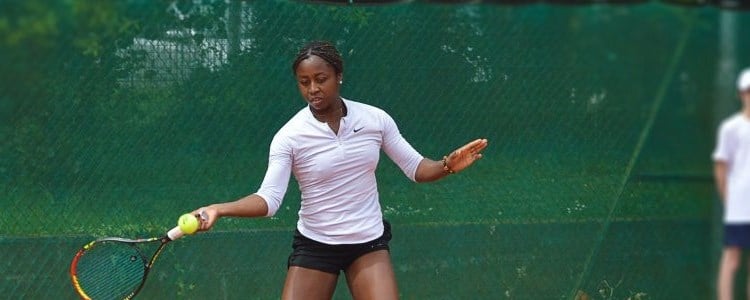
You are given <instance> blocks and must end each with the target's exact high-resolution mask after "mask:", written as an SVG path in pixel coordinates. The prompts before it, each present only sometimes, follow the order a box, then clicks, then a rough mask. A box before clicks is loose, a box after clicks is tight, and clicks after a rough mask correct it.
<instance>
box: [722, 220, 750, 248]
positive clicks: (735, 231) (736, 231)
mask: <svg viewBox="0 0 750 300" xmlns="http://www.w3.org/2000/svg"><path fill="white" fill-rule="evenodd" d="M724 246H738V247H740V248H743V249H750V224H729V225H726V224H725V225H724Z"/></svg>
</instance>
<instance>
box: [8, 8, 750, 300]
mask: <svg viewBox="0 0 750 300" xmlns="http://www.w3.org/2000/svg"><path fill="white" fill-rule="evenodd" d="M341 2H349V1H341ZM353 2H358V1H353ZM497 2H501V1H497ZM592 2H594V3H590V4H587V5H569V4H560V3H542V2H533V3H527V4H519V3H518V2H514V1H509V2H508V3H499V4H498V3H490V2H478V1H474V2H471V3H469V2H465V3H462V4H444V3H443V4H435V3H428V2H420V1H414V2H400V3H390V4H382V5H346V4H339V5H331V4H321V3H307V2H294V1H248V2H239V1H209V0H202V1H201V0H196V1H182V0H179V1H178V0H174V1H147V0H130V1H115V0H107V1H44V0H26V1H21V0H13V1H0V211H1V212H2V217H1V218H0V252H2V253H3V256H4V259H2V261H1V262H0V273H1V274H2V277H0V295H3V297H4V298H7V299H50V298H54V299H74V298H75V294H74V292H73V289H72V287H71V284H70V282H69V277H68V274H67V272H68V268H69V264H70V260H71V259H72V256H73V254H74V253H75V251H76V250H77V248H78V247H80V246H81V245H83V244H84V243H85V242H88V241H89V240H91V239H93V238H96V237H102V236H125V237H145V236H153V235H157V234H162V233H163V232H164V231H165V230H166V229H168V228H171V227H172V226H174V225H175V222H176V220H177V217H178V216H179V215H180V214H182V213H184V212H186V211H188V210H191V209H194V208H196V207H198V206H201V205H204V204H208V203H213V202H218V201H229V200H234V199H236V198H238V197H241V196H244V195H246V194H249V193H252V192H255V191H256V189H257V188H258V185H259V184H260V182H261V180H262V176H263V175H264V172H265V166H266V161H267V152H268V145H269V143H270V140H271V138H272V136H273V134H274V133H275V132H276V130H277V129H278V128H279V127H280V126H281V125H282V124H283V123H284V122H286V120H287V119H288V118H289V117H291V116H292V115H293V114H294V113H295V112H296V111H297V110H298V109H300V108H301V107H303V106H304V105H305V103H304V102H303V100H302V99H301V97H300V96H299V94H298V92H297V90H296V87H295V83H294V79H293V77H292V73H291V68H290V64H291V62H292V60H293V57H294V54H295V53H296V50H297V49H298V48H299V47H300V46H301V45H302V44H303V43H304V42H306V41H309V40H312V39H326V40H330V41H333V42H335V43H336V45H337V46H338V48H339V49H340V50H341V52H342V53H343V56H344V59H345V72H344V86H343V90H342V94H343V96H345V97H348V98H351V99H354V100H359V101H362V102H366V103H370V104H373V105H376V106H379V107H382V108H384V109H385V110H387V111H388V112H390V113H391V115H392V116H393V117H394V118H395V119H396V120H397V123H398V124H399V126H400V129H401V131H402V134H403V135H404V136H405V137H406V138H407V139H408V140H409V141H410V142H411V143H412V144H413V145H414V146H415V148H417V149H418V150H419V151H420V152H421V153H422V154H424V155H426V156H428V157H432V158H440V157H442V155H444V154H446V153H447V152H449V151H451V150H453V149H454V148H455V147H457V146H460V145H462V144H463V143H465V142H467V141H468V140H470V139H473V138H477V137H486V138H488V139H489V140H490V147H489V148H488V149H486V153H485V158H484V159H483V160H481V161H480V162H479V163H478V164H476V165H475V166H473V167H472V168H471V169H469V170H467V171H466V172H465V173H462V174H460V175H458V176H453V177H450V178H447V179H446V180H443V181H439V182H436V183H430V184H419V185H418V184H414V183H411V182H410V181H408V179H406V178H405V177H404V176H403V174H402V173H401V172H400V171H399V170H398V169H397V168H396V167H395V165H394V164H393V163H392V162H391V161H390V160H388V159H387V158H384V159H382V160H381V165H380V166H379V170H378V180H379V190H380V192H381V199H382V200H381V201H382V206H383V209H384V213H385V216H386V217H387V218H388V219H389V220H390V221H391V223H392V224H393V228H394V229H393V230H394V239H393V241H392V256H393V263H394V267H395V269H396V273H397V274H396V275H397V279H398V282H399V289H400V293H401V295H402V297H403V298H404V299H710V298H712V297H713V295H714V292H713V291H714V284H713V282H714V277H715V276H714V274H715V265H716V261H717V260H718V249H719V247H720V236H719V233H720V231H719V229H718V228H719V226H718V225H719V222H718V220H719V217H718V216H719V215H720V208H719V207H718V205H717V200H716V196H715V193H714V187H713V183H712V180H711V161H710V152H711V150H712V148H713V144H714V136H715V128H716V125H717V124H718V122H719V120H720V119H721V118H723V117H725V116H727V115H729V114H730V113H731V112H732V111H734V110H736V109H737V108H738V107H739V102H738V101H737V100H736V97H735V94H734V89H733V81H734V76H735V75H736V73H737V72H738V71H739V69H740V68H742V67H743V66H745V65H748V64H750V57H748V56H747V53H748V52H750V41H748V39H747V36H748V31H747V30H748V29H747V28H750V14H748V13H747V12H746V11H742V10H722V9H720V8H717V7H716V6H712V5H700V4H705V2H698V4H696V5H689V6H688V5H686V6H683V5H677V4H675V3H665V2H636V3H622V2H619V3H614V4H606V3H596V1H592ZM675 2H680V1H675ZM725 2H729V1H725ZM355 4H356V3H355ZM298 207H299V195H298V192H297V187H296V185H295V183H294V182H293V181H292V184H291V186H290V188H289V191H288V193H287V196H286V198H285V202H284V204H283V206H282V208H281V209H280V211H279V213H278V214H277V215H276V216H275V217H273V218H266V219H223V220H222V221H221V222H219V223H218V224H217V225H216V227H215V228H214V230H213V231H211V232H210V233H205V234H200V235H196V236H191V237H189V238H186V239H183V240H180V241H177V242H175V243H173V244H172V245H170V246H168V247H167V249H166V251H165V252H164V253H163V254H162V255H161V257H160V259H159V260H158V261H157V262H156V265H155V268H154V270H153V273H152V274H151V278H150V279H149V282H147V283H146V286H145V288H144V290H143V291H142V294H141V295H140V297H141V298H143V299H276V298H279V297H280V294H281V287H282V285H283V280H284V276H285V271H286V269H285V268H286V256H287V255H288V253H289V251H290V250H291V248H290V244H291V233H292V230H293V228H294V224H295V222H296V210H297V208H298ZM738 290H740V291H741V290H742V287H738ZM335 298H336V299H349V298H350V296H349V294H348V290H347V287H346V284H345V282H344V281H343V279H341V282H340V284H339V287H338V290H337V292H336V295H335Z"/></svg>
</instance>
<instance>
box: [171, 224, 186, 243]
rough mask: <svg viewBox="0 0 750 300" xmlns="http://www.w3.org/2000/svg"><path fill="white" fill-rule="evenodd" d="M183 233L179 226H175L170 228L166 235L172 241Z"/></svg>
mask: <svg viewBox="0 0 750 300" xmlns="http://www.w3.org/2000/svg"><path fill="white" fill-rule="evenodd" d="M183 235H185V233H183V232H182V230H180V226H176V227H175V228H172V229H170V230H169V231H168V232H167V237H168V238H169V239H170V240H173V241H174V240H176V239H179V238H181V237H182V236H183Z"/></svg>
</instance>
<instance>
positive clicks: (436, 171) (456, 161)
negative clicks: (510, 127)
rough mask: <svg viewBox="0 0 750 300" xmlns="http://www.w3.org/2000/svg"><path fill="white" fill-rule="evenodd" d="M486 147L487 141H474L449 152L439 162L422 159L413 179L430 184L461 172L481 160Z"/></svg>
mask: <svg viewBox="0 0 750 300" xmlns="http://www.w3.org/2000/svg"><path fill="white" fill-rule="evenodd" d="M486 147H487V139H476V140H474V141H471V142H469V143H468V144H466V145H464V146H463V147H461V148H458V149H456V150H455V151H453V152H451V153H450V154H449V155H447V156H446V157H444V158H443V159H442V160H440V161H434V160H431V159H429V158H424V159H422V161H421V162H420V163H419V166H418V167H417V172H416V174H415V176H414V179H415V180H416V181H417V182H430V181H435V180H438V179H440V178H443V177H445V176H447V175H449V174H453V173H458V172H461V171H462V170H463V169H466V168H467V167H469V166H470V165H471V164H473V163H474V162H475V161H476V160H478V159H480V158H482V150H484V148H486Z"/></svg>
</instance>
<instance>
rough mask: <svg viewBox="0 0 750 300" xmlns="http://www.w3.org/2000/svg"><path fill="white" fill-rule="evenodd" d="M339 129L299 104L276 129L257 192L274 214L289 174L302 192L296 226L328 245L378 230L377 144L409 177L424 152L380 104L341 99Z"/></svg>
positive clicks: (361, 240)
mask: <svg viewBox="0 0 750 300" xmlns="http://www.w3.org/2000/svg"><path fill="white" fill-rule="evenodd" d="M343 101H344V104H345V105H346V110H347V115H346V116H344V117H343V118H341V121H340V125H339V131H338V135H337V134H335V133H334V132H333V130H331V128H330V127H328V124H326V123H324V122H320V121H318V120H317V119H315V117H314V116H313V115H312V112H311V111H310V108H309V107H305V108H303V109H301V110H300V111H299V112H298V113H297V114H296V115H294V117H292V118H291V119H290V120H289V121H288V122H287V123H286V124H285V125H284V126H283V127H281V129H279V131H278V132H277V133H276V135H275V136H274V138H273V140H272V141H271V148H270V152H269V158H268V170H267V171H266V175H265V178H264V179H263V183H262V184H261V187H260V189H259V190H258V192H256V195H258V196H260V197H262V198H263V199H264V200H265V201H266V203H267V204H268V215H269V216H272V215H274V214H275V213H276V211H277V210H278V209H279V207H280V206H281V203H282V200H283V198H284V194H285V193H286V190H287V186H288V184H289V176H290V173H291V172H293V173H294V177H295V179H296V180H297V182H298V184H299V188H300V192H301V200H302V203H301V207H300V210H299V220H298V222H297V229H298V230H299V231H300V232H301V233H302V234H303V235H304V236H306V237H308V238H310V239H313V240H316V241H318V242H321V243H326V244H356V243H364V242H367V241H371V240H374V239H376V238H378V237H380V236H381V235H382V234H383V215H382V212H381V209H380V201H379V198H378V189H377V182H376V181H375V169H376V167H377V165H378V160H379V158H380V150H381V149H382V150H383V151H384V152H385V153H386V154H387V155H388V157H390V158H391V160H393V162H394V163H396V165H398V166H399V168H401V170H402V171H403V172H404V174H406V176H407V177H408V178H409V179H411V180H412V181H414V180H415V178H414V176H415V174H416V170H417V166H418V165H419V163H420V162H421V161H422V159H423V158H424V157H423V156H422V155H420V154H419V153H418V152H417V151H416V150H415V149H414V148H413V147H412V146H411V145H410V144H409V143H408V142H407V141H406V140H405V139H404V138H403V137H402V136H401V133H400V132H399V130H398V127H397V126H396V123H395V121H393V119H392V118H391V117H390V116H389V115H388V114H387V113H386V112H385V111H383V110H381V109H379V108H376V107H374V106H371V105H367V104H363V103H359V102H355V101H350V100H346V99H344V100H343Z"/></svg>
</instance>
